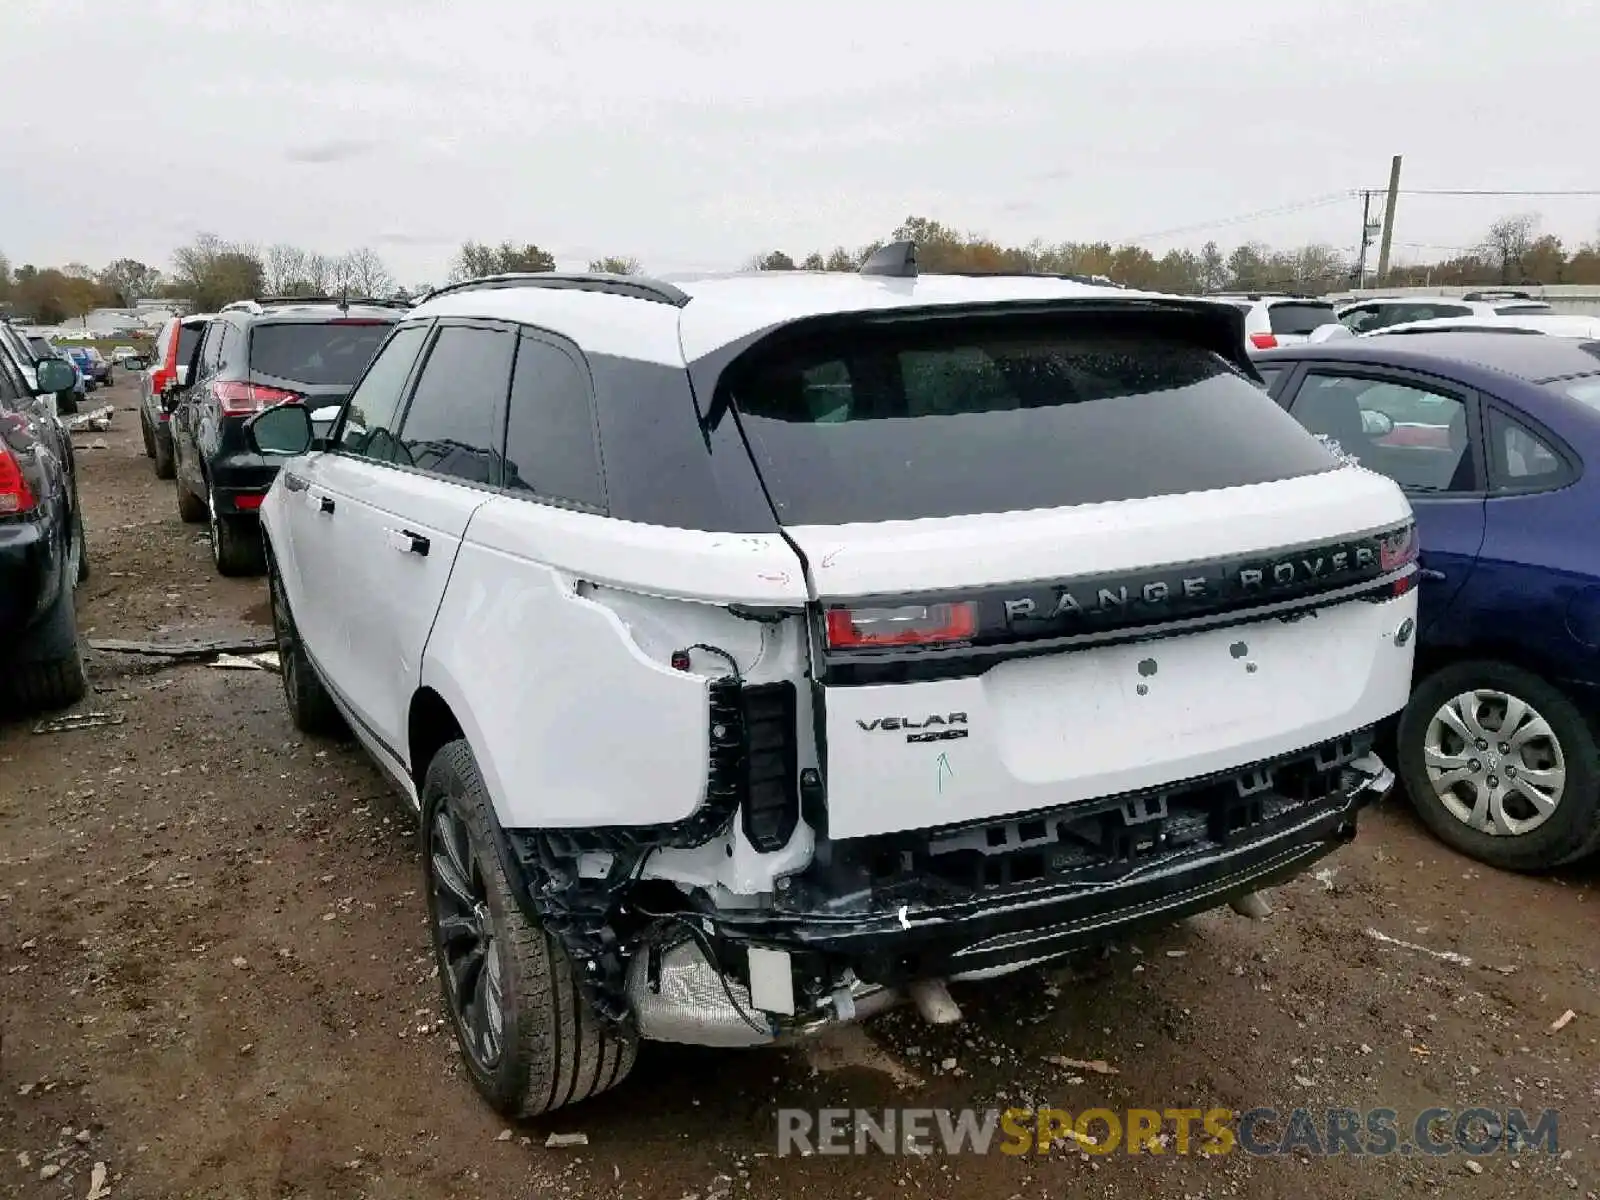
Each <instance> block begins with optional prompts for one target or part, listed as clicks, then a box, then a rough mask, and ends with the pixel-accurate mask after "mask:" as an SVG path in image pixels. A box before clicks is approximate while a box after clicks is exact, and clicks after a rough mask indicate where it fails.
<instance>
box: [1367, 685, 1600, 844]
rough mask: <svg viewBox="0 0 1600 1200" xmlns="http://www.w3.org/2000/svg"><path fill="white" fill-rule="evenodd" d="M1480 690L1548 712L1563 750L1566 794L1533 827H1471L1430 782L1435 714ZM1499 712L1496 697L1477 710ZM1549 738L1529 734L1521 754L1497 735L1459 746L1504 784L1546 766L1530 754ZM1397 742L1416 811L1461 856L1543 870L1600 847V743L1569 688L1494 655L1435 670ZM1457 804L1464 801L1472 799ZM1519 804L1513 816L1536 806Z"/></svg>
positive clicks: (1417, 692) (1484, 714) (1408, 711)
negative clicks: (1509, 776)
mask: <svg viewBox="0 0 1600 1200" xmlns="http://www.w3.org/2000/svg"><path fill="white" fill-rule="evenodd" d="M1474 691H1484V692H1493V693H1503V694H1504V695H1505V696H1509V697H1513V698H1515V699H1516V700H1520V701H1522V702H1523V703H1524V704H1526V705H1528V706H1529V707H1530V708H1531V709H1533V710H1534V711H1535V712H1536V713H1537V714H1538V715H1539V716H1540V717H1542V718H1544V721H1545V723H1546V724H1547V725H1548V728H1549V730H1550V734H1551V737H1552V739H1553V743H1554V745H1555V746H1556V747H1557V748H1558V749H1559V755H1560V759H1561V760H1562V762H1563V763H1564V770H1565V776H1564V782H1563V789H1562V792H1561V795H1560V797H1559V799H1558V800H1557V802H1556V804H1555V807H1554V810H1553V811H1552V812H1551V813H1550V815H1549V816H1548V817H1546V818H1545V820H1544V822H1543V823H1542V824H1539V825H1537V826H1534V827H1532V828H1530V829H1529V830H1528V831H1527V832H1524V833H1498V834H1494V833H1487V832H1484V831H1481V830H1479V829H1476V828H1474V827H1472V826H1471V825H1469V824H1468V823H1467V822H1466V821H1465V820H1463V819H1462V818H1460V817H1458V816H1456V815H1454V814H1453V813H1452V812H1451V810H1450V808H1449V807H1448V806H1447V804H1446V802H1445V800H1444V799H1442V798H1441V797H1440V795H1439V794H1438V792H1437V791H1436V790H1435V788H1434V786H1433V784H1432V783H1431V782H1430V781H1429V778H1428V771H1427V766H1426V764H1425V761H1424V757H1425V745H1426V739H1427V737H1428V735H1429V729H1430V727H1431V726H1432V724H1433V721H1434V717H1435V714H1437V713H1439V712H1440V710H1441V709H1443V708H1444V706H1445V705H1446V704H1448V703H1449V702H1450V701H1451V700H1453V699H1454V698H1455V697H1457V696H1461V695H1465V694H1467V693H1469V692H1474ZM1494 711H1495V705H1494V703H1493V702H1492V701H1490V700H1486V704H1485V707H1484V708H1483V710H1481V711H1479V712H1477V714H1476V715H1477V717H1479V718H1484V719H1485V720H1486V721H1488V720H1489V718H1488V714H1489V713H1491V712H1494ZM1481 728H1482V729H1483V731H1484V732H1485V733H1490V734H1492V733H1494V732H1495V731H1496V730H1497V729H1498V726H1495V728H1494V729H1491V728H1490V724H1489V723H1485V724H1483V725H1482V726H1481ZM1449 736H1451V737H1452V740H1451V742H1450V743H1449V745H1448V746H1447V747H1446V750H1447V752H1449V753H1452V754H1453V753H1455V752H1456V750H1457V746H1456V744H1455V741H1454V740H1453V737H1454V735H1449ZM1549 744H1550V743H1548V742H1544V743H1541V741H1540V739H1538V738H1530V739H1529V744H1525V745H1524V746H1523V748H1522V750H1521V751H1520V752H1518V751H1513V752H1512V753H1513V754H1516V758H1515V759H1513V758H1512V757H1511V756H1510V755H1508V754H1506V753H1505V752H1504V751H1503V750H1502V746H1507V745H1510V743H1509V742H1505V743H1500V742H1496V741H1495V740H1494V739H1493V738H1486V739H1484V741H1483V742H1482V743H1481V744H1480V743H1478V742H1477V741H1474V742H1473V743H1471V744H1470V745H1468V744H1465V743H1463V744H1462V746H1461V747H1460V748H1459V750H1460V753H1461V754H1462V755H1463V756H1465V757H1466V758H1467V760H1468V762H1467V767H1468V769H1471V767H1472V765H1473V764H1477V766H1478V768H1479V771H1480V772H1481V773H1482V774H1483V775H1484V776H1485V778H1488V779H1494V780H1496V782H1497V785H1499V786H1500V787H1501V788H1502V789H1503V783H1504V781H1503V780H1502V778H1501V774H1503V773H1505V772H1508V771H1516V770H1519V769H1520V770H1522V771H1528V770H1530V769H1533V770H1538V769H1541V768H1540V767H1539V766H1538V765H1537V764H1532V765H1530V764H1529V763H1528V762H1527V761H1526V756H1527V755H1528V754H1529V753H1533V752H1535V751H1537V750H1540V749H1547V748H1548V746H1549ZM1398 745H1399V749H1398V755H1397V757H1398V759H1399V767H1400V775H1401V778H1402V779H1403V780H1404V781H1405V785H1406V792H1407V794H1408V795H1409V796H1410V797H1411V803H1412V806H1413V807H1414V808H1415V809H1416V810H1417V815H1418V816H1419V817H1421V818H1422V821H1423V823H1424V824H1426V825H1427V826H1428V828H1429V829H1430V830H1432V831H1433V833H1434V834H1435V835H1436V836H1437V837H1438V838H1439V840H1440V841H1442V842H1444V843H1445V844H1447V845H1449V846H1452V847H1454V848H1455V849H1456V850H1459V851H1460V852H1461V853H1462V854H1465V855H1467V856H1469V857H1471V858H1475V859H1477V860H1478V861H1479V862H1484V863H1487V864H1489V865H1490V866H1492V867H1499V868H1501V869H1503V870H1507V871H1544V870H1549V869H1550V868H1552V867H1557V866H1560V865H1562V864H1563V863H1569V862H1573V861H1575V860H1577V859H1580V858H1584V857H1586V856H1588V855H1589V854H1592V853H1593V852H1595V851H1596V850H1600V748H1597V746H1596V741H1595V732H1594V728H1593V727H1592V726H1591V725H1590V723H1589V722H1588V721H1587V720H1586V719H1585V718H1584V716H1583V714H1582V713H1581V712H1579V711H1578V709H1577V707H1576V706H1575V705H1574V704H1573V703H1572V701H1571V700H1569V699H1568V698H1567V697H1566V695H1565V694H1563V693H1562V692H1561V691H1560V690H1559V689H1558V688H1556V687H1554V686H1553V685H1551V684H1549V683H1547V682H1545V680H1543V679H1541V678H1540V677H1539V676H1537V675H1535V674H1533V673H1532V672H1529V671H1524V670H1522V669H1521V668H1519V667H1513V666H1510V665H1509V664H1507V663H1501V662H1491V661H1477V662H1462V663H1455V664H1453V665H1451V666H1448V667H1444V668H1442V669H1441V670H1438V671H1436V672H1434V673H1433V674H1432V675H1430V676H1428V677H1427V678H1426V679H1424V680H1422V681H1421V682H1420V683H1419V684H1418V685H1417V686H1416V688H1415V689H1414V690H1413V691H1412V693H1411V701H1410V703H1409V704H1407V705H1406V708H1405V711H1404V712H1403V713H1402V714H1401V716H1400V730H1399V735H1398ZM1485 746H1486V747H1487V748H1484V747H1485ZM1551 761H1554V759H1553V756H1552V757H1551ZM1494 772H1500V773H1501V774H1495V773H1494ZM1472 794H1473V795H1476V791H1474V792H1473V793H1472ZM1458 803H1461V804H1463V805H1464V804H1465V798H1464V797H1463V798H1462V799H1460V800H1459V801H1458ZM1512 806H1513V807H1514V808H1515V809H1516V810H1517V811H1516V812H1514V813H1512V816H1518V815H1522V814H1524V813H1526V814H1531V812H1532V806H1531V805H1529V804H1528V802H1527V800H1526V799H1524V798H1523V797H1522V796H1520V795H1516V794H1513V797H1512Z"/></svg>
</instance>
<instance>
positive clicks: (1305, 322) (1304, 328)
mask: <svg viewBox="0 0 1600 1200" xmlns="http://www.w3.org/2000/svg"><path fill="white" fill-rule="evenodd" d="M1267 319H1268V320H1270V321H1271V322H1272V332H1273V333H1288V334H1296V333H1310V332H1311V331H1312V330H1313V329H1315V328H1317V327H1318V326H1319V325H1332V324H1333V323H1334V322H1336V321H1338V319H1339V318H1338V317H1337V316H1336V315H1335V314H1334V311H1333V305H1331V304H1312V303H1304V304H1302V303H1298V302H1296V303H1290V304H1271V305H1268V306H1267Z"/></svg>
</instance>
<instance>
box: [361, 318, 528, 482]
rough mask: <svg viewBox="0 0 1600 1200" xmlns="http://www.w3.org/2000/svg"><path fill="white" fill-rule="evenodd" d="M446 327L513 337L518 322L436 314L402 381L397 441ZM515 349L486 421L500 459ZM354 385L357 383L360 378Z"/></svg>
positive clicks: (428, 474)
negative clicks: (497, 435) (497, 438)
mask: <svg viewBox="0 0 1600 1200" xmlns="http://www.w3.org/2000/svg"><path fill="white" fill-rule="evenodd" d="M446 329H487V330H491V331H493V332H495V333H503V334H506V335H508V336H510V337H513V338H514V337H516V336H517V324H516V322H515V321H502V320H492V319H490V318H487V317H439V318H437V319H436V320H435V321H434V322H433V327H432V328H431V329H430V330H429V331H428V333H427V335H426V336H425V337H424V338H423V341H422V350H421V351H420V352H419V353H418V354H417V361H416V362H415V363H413V364H412V367H411V373H410V374H409V375H407V376H406V381H405V384H404V385H403V386H402V388H401V391H400V407H399V408H397V409H396V410H395V414H396V415H395V424H394V433H395V439H396V440H397V441H398V440H399V438H400V435H401V434H403V433H405V431H406V421H407V420H409V419H410V417H411V404H412V401H413V400H415V399H416V394H417V384H418V383H419V382H421V380H422V373H423V372H424V371H425V370H427V369H428V360H429V359H431V358H432V357H433V350H434V347H435V346H437V345H438V344H439V337H440V335H441V334H443V333H444V331H445V330H446ZM383 344H384V346H387V345H388V344H389V341H388V339H387V338H385V339H384V343H383ZM382 349H383V347H382V346H380V347H379V351H380V352H381V351H382ZM517 349H518V347H517V346H512V348H511V364H510V369H509V370H507V372H506V388H505V391H504V393H502V394H501V396H500V398H499V399H498V400H497V401H495V404H496V406H497V407H496V409H495V413H494V415H493V416H492V417H491V418H490V421H489V428H490V430H491V431H493V430H496V429H498V430H499V431H500V444H499V445H498V446H492V447H490V449H491V450H492V451H494V452H496V453H498V454H499V455H500V457H501V459H502V460H503V459H504V458H505V414H506V408H507V405H508V404H509V402H510V398H511V381H512V379H513V378H514V377H515V376H516V371H517ZM372 359H373V361H374V362H376V361H377V359H378V355H377V354H374V355H373V356H372ZM365 377H366V373H365V372H362V378H365ZM357 386H359V381H358V383H357ZM350 395H352V396H353V395H355V388H354V387H352V388H351V389H350ZM345 403H346V405H348V404H349V399H348V398H346V401H345ZM339 423H340V426H341V427H342V425H343V423H344V414H343V413H340V414H339ZM351 457H352V458H360V459H361V461H362V462H375V463H378V465H380V466H385V467H393V468H394V469H395V470H397V471H404V472H406V473H407V474H409V475H421V476H423V477H424V478H426V479H437V480H439V481H440V482H441V483H451V484H455V485H456V486H457V487H465V488H471V489H472V490H473V491H477V492H488V493H490V494H492V495H494V494H500V493H503V492H504V491H505V488H504V487H503V486H502V485H500V484H495V483H479V482H478V481H477V480H475V479H463V478H462V477H461V476H460V475H450V474H447V473H446V472H444V471H430V470H428V469H427V468H426V467H414V466H409V465H407V464H406V463H397V462H383V461H382V460H379V459H372V458H364V457H363V456H361V455H359V454H356V455H351ZM502 474H503V471H502Z"/></svg>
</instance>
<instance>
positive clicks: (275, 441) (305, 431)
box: [244, 404, 314, 457]
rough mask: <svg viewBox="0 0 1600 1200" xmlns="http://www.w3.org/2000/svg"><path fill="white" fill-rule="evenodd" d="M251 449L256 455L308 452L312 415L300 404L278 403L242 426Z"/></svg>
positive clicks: (310, 439)
mask: <svg viewBox="0 0 1600 1200" xmlns="http://www.w3.org/2000/svg"><path fill="white" fill-rule="evenodd" d="M244 432H245V437H246V438H248V439H249V442H250V449H252V450H254V451H255V452H256V453H257V454H262V455H267V454H272V455H279V456H286V457H292V456H294V455H296V454H304V453H305V452H306V451H307V450H309V449H311V444H312V441H313V440H314V439H313V437H312V432H311V414H310V413H309V412H307V411H306V406H305V405H303V404H280V405H277V406H276V407H275V408H269V409H267V410H266V412H262V413H257V414H256V415H255V416H253V417H251V418H250V419H249V420H248V421H246V422H245V423H244Z"/></svg>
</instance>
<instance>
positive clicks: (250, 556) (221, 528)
mask: <svg viewBox="0 0 1600 1200" xmlns="http://www.w3.org/2000/svg"><path fill="white" fill-rule="evenodd" d="M206 511H207V513H208V514H209V516H210V521H211V561H212V562H214V563H216V564H217V571H218V572H219V573H220V574H223V575H227V576H228V577H230V578H237V577H240V576H249V575H259V574H261V572H263V571H265V570H266V569H267V549H266V545H265V544H264V543H263V542H262V540H261V520H260V518H258V517H231V516H225V515H222V514H219V513H218V512H217V494H216V492H215V491H214V490H213V491H212V492H211V493H210V495H209V496H208V497H207V500H206Z"/></svg>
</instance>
